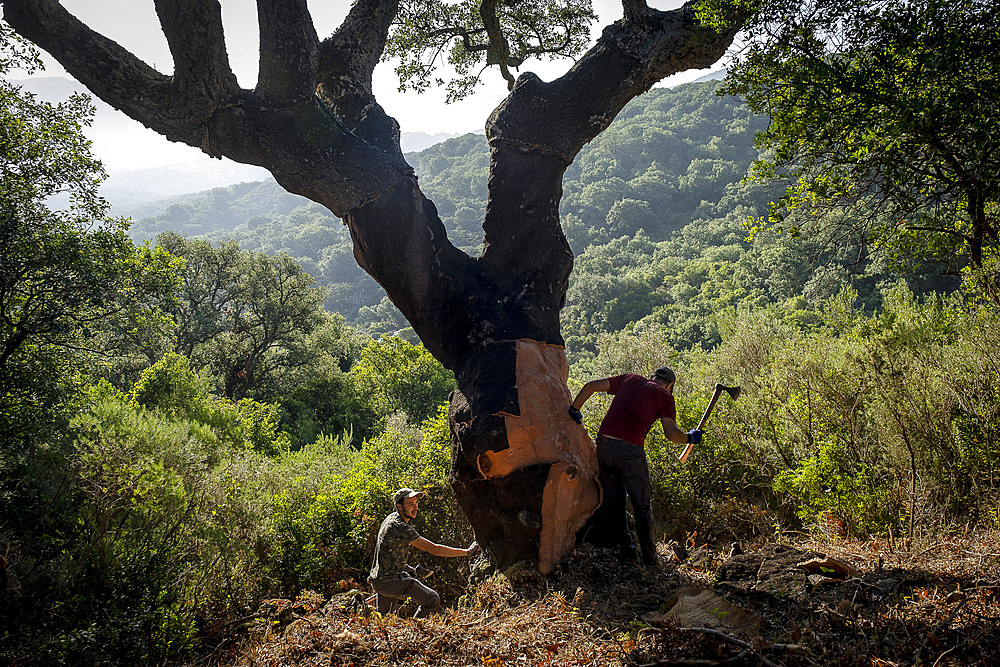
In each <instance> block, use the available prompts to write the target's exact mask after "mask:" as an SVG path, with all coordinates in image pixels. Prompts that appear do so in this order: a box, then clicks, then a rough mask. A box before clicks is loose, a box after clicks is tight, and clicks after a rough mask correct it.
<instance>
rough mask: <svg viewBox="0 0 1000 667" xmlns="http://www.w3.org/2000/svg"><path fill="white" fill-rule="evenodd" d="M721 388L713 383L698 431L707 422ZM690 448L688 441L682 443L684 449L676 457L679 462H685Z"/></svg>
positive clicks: (691, 445)
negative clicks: (710, 397) (712, 390)
mask: <svg viewBox="0 0 1000 667" xmlns="http://www.w3.org/2000/svg"><path fill="white" fill-rule="evenodd" d="M722 389H723V387H722V385H721V384H717V385H715V391H714V392H712V400H711V401H709V402H708V407H707V408H705V414H703V415H702V416H701V421H700V422H698V430H699V431H700V430H703V429H704V428H705V424H706V423H708V416H709V415H710V414H712V409H713V408H714V407H715V404H716V402H717V401H718V400H719V396H721V395H722ZM692 449H694V444H693V443H688V444H686V445H684V451H682V452H681V454H680V456H678V457H677V460H678V461H680V462H681V463H684V462H686V461H687V459H688V456H690V455H691V450H692Z"/></svg>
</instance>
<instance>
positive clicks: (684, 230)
mask: <svg viewBox="0 0 1000 667" xmlns="http://www.w3.org/2000/svg"><path fill="white" fill-rule="evenodd" d="M720 85H721V84H720V82H718V81H709V82H702V83H691V84H686V85H682V86H678V87H676V88H672V89H663V88H660V89H655V90H653V91H650V92H649V93H647V94H646V95H644V96H642V97H640V98H638V99H636V100H634V101H633V102H631V103H630V104H629V105H628V106H626V107H625V109H624V110H623V111H622V112H621V113H620V114H619V116H618V118H617V119H616V120H615V122H614V123H613V124H612V125H611V127H609V128H608V130H606V131H605V132H604V133H602V134H601V135H600V136H599V137H598V138H597V139H595V140H594V141H593V142H592V143H591V144H590V145H588V146H587V147H586V148H585V149H584V150H583V151H582V152H581V154H580V156H579V157H578V158H577V160H576V161H575V162H574V163H573V164H572V165H571V166H570V168H569V170H568V171H567V174H566V179H565V183H564V197H563V201H562V205H561V214H562V218H563V226H564V229H565V231H566V234H567V237H568V239H569V242H570V245H571V247H572V248H573V250H574V252H575V254H576V255H577V261H576V267H575V270H574V273H573V275H572V277H571V287H570V292H569V294H568V296H567V304H566V308H565V310H564V313H563V323H564V328H563V332H564V335H565V337H566V339H567V343H568V345H569V348H570V350H571V352H572V353H574V354H575V355H576V359H577V360H578V361H583V360H586V359H588V358H590V357H591V356H592V355H593V354H594V352H595V350H596V348H595V344H596V341H597V337H598V335H599V334H601V333H610V332H615V331H619V330H621V329H622V328H624V327H625V326H626V325H629V324H631V323H635V322H642V321H648V322H650V323H652V324H654V325H656V326H657V327H661V326H662V327H664V328H665V329H666V331H667V332H668V339H669V340H670V342H671V344H673V345H674V346H675V347H677V348H679V349H684V348H689V347H691V346H700V347H712V346H714V345H716V344H718V342H719V341H720V336H719V315H720V314H721V313H724V312H725V311H727V310H729V309H744V310H749V309H755V308H762V307H775V308H777V309H778V310H777V311H776V313H777V315H776V316H777V317H780V318H786V319H788V321H791V322H797V323H798V324H800V325H803V326H806V325H808V324H809V323H814V322H815V321H816V305H817V304H818V303H820V302H821V301H823V300H824V299H827V298H829V297H831V296H833V295H835V294H836V293H837V292H838V291H839V290H840V288H841V287H842V286H843V285H845V284H852V285H854V287H855V288H856V289H857V290H858V292H859V294H860V298H861V299H862V303H864V304H865V305H866V306H867V307H873V306H875V305H877V304H878V302H879V296H878V293H877V290H876V286H877V285H878V284H880V283H883V282H887V281H888V282H893V281H895V280H897V279H903V280H906V281H907V282H908V283H909V284H910V285H911V286H912V287H913V289H915V290H916V291H917V292H918V293H923V292H925V291H927V290H928V289H931V288H939V289H940V288H945V289H954V287H955V286H956V285H957V282H956V279H955V277H954V276H953V277H951V278H948V277H945V276H942V275H941V269H942V268H943V265H941V264H930V265H922V264H921V265H917V266H909V267H908V270H907V271H905V272H902V273H900V272H893V271H890V270H889V268H890V267H889V266H887V258H886V257H885V256H883V257H880V258H878V259H876V260H875V261H874V262H873V261H872V260H871V259H870V258H869V256H868V250H869V249H868V248H867V247H865V245H864V243H863V242H862V240H861V239H860V238H858V239H854V242H853V243H841V244H839V245H838V246H837V247H835V248H823V247H814V246H815V245H816V244H814V243H812V242H811V241H810V240H809V239H807V238H804V237H802V236H793V235H791V234H784V235H782V234H780V233H777V232H768V233H762V234H758V235H757V238H756V239H755V242H754V243H753V244H751V243H749V242H748V241H747V237H748V235H749V233H750V232H749V231H748V221H749V220H751V219H757V218H759V217H760V216H762V215H765V214H766V213H767V206H768V204H769V202H771V201H773V200H774V199H776V198H778V197H779V196H780V194H781V193H782V192H783V189H784V185H783V184H781V183H780V182H779V183H777V184H761V183H749V182H744V177H745V176H746V175H747V171H748V168H749V167H750V165H751V164H752V163H753V162H754V160H756V159H757V158H758V151H757V149H756V148H755V147H754V136H755V134H756V133H757V132H759V131H760V130H762V129H763V128H764V127H765V126H766V119H764V118H762V117H759V116H755V115H754V114H753V113H751V112H750V111H749V110H748V109H747V107H746V106H745V105H744V104H742V103H741V102H740V101H739V100H737V99H736V98H733V97H728V96H720V95H719V94H718V90H719V87H720ZM409 157H410V160H411V163H412V164H413V166H414V168H415V169H416V171H417V173H418V174H419V175H420V179H421V187H422V188H423V189H424V191H425V192H426V193H427V194H428V195H429V196H430V197H431V198H432V199H433V200H434V201H435V203H436V204H437V206H438V212H439V213H440V214H441V217H442V219H443V220H444V222H445V224H446V226H447V228H448V231H449V235H450V236H451V238H452V240H453V242H454V243H455V244H456V245H458V246H459V247H461V248H463V249H464V250H466V251H467V252H470V253H473V254H475V253H477V252H478V250H479V247H480V245H481V243H482V227H481V224H482V222H481V221H482V218H483V214H484V211H485V206H486V170H487V164H488V157H489V156H488V147H487V144H486V139H485V137H483V136H481V135H473V134H470V135H466V136H464V137H458V138H455V139H449V140H447V141H444V142H442V143H440V144H437V145H435V146H432V147H431V148H428V149H426V150H424V151H421V152H419V153H413V154H410V156H409ZM132 217H133V219H134V222H133V224H132V227H131V234H132V236H133V238H136V239H137V240H142V239H149V240H152V239H155V237H156V235H157V234H160V233H162V232H164V231H173V232H177V233H179V234H182V235H186V236H189V237H204V238H206V239H207V240H210V241H213V242H216V243H218V242H220V241H223V240H231V241H235V242H236V243H237V244H238V245H239V246H240V247H241V248H243V249H246V250H253V251H260V252H264V253H268V254H274V253H279V252H280V253H287V254H288V255H290V256H291V257H292V258H293V259H295V261H296V262H297V263H298V264H299V265H301V266H302V268H303V270H305V271H306V272H307V273H309V274H310V275H311V276H313V277H314V278H315V279H316V281H317V283H318V284H320V285H322V286H324V287H326V288H327V289H328V290H329V296H328V297H327V300H326V302H325V306H326V308H327V309H328V310H330V311H333V312H337V313H340V314H341V315H343V316H344V317H345V318H346V320H347V322H348V323H349V324H351V325H352V326H355V327H358V328H360V329H362V330H364V331H367V332H368V333H370V334H373V335H374V334H379V333H385V332H395V331H403V332H405V330H406V329H407V328H408V325H407V323H406V321H405V320H404V319H403V318H402V316H400V315H399V313H398V312H397V311H396V310H395V308H393V307H392V304H391V303H389V301H388V299H387V298H385V296H384V293H383V292H382V290H381V289H380V288H379V287H378V285H377V284H376V283H375V281H374V280H372V279H371V278H370V277H368V276H367V274H365V273H364V272H363V271H362V270H361V269H360V268H358V266H357V264H356V263H355V261H354V258H353V253H352V246H351V240H350V235H349V233H348V231H347V229H346V227H344V226H343V225H342V224H341V223H340V221H339V220H337V219H336V218H335V217H333V216H332V215H331V214H330V213H329V211H327V210H325V209H323V208H322V207H321V206H319V205H318V204H315V203H312V202H309V201H307V200H305V199H302V198H300V197H296V196H294V195H290V194H288V193H287V192H285V191H284V190H282V189H281V188H280V187H278V186H277V184H275V183H273V182H267V183H245V184H242V185H238V186H232V187H229V188H219V189H216V190H212V191H210V192H208V193H203V194H200V195H191V196H187V197H182V198H178V199H176V200H171V201H169V202H164V203H161V204H156V205H149V206H147V207H144V208H141V209H137V210H136V211H134V212H133V213H132ZM404 335H405V334H404ZM411 340H413V341H414V342H415V339H413V338H412V335H411Z"/></svg>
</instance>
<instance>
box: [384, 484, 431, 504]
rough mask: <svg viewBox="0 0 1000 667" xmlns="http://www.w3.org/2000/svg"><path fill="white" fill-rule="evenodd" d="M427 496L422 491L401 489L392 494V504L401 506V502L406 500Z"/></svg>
mask: <svg viewBox="0 0 1000 667" xmlns="http://www.w3.org/2000/svg"><path fill="white" fill-rule="evenodd" d="M426 495H427V494H426V493H424V492H423V491H414V490H413V489H411V488H408V487H403V488H402V489H400V490H399V491H397V492H396V493H394V494H392V502H393V503H394V504H396V505H402V504H403V501H404V500H406V499H407V498H423V497H424V496H426Z"/></svg>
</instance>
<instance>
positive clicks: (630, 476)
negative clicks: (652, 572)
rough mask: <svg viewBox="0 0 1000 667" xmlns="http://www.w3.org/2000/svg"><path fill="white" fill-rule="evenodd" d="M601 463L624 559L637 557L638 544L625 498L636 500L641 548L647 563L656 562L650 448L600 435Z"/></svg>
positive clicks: (634, 507) (607, 500)
mask: <svg viewBox="0 0 1000 667" xmlns="http://www.w3.org/2000/svg"><path fill="white" fill-rule="evenodd" d="M597 461H598V463H600V466H601V474H600V481H601V488H603V489H604V504H605V505H606V506H607V512H608V517H609V519H610V521H611V523H612V525H613V527H614V531H615V533H616V534H617V537H618V545H619V546H620V547H621V553H622V557H623V558H634V557H635V551H636V549H635V542H634V541H632V531H631V530H629V527H628V516H627V515H626V514H625V496H626V494H628V497H629V499H630V500H631V501H632V516H633V517H634V518H635V530H636V533H638V535H639V548H640V549H641V550H642V560H643V562H644V563H647V564H648V563H652V562H653V561H654V560H656V544H655V543H654V542H653V509H652V507H651V506H650V502H651V499H652V495H653V486H652V485H651V484H650V483H649V465H648V464H647V463H646V449H645V448H644V447H640V446H639V445H633V444H632V443H630V442H625V441H624V440H619V439H617V438H609V437H607V436H603V435H598V436H597Z"/></svg>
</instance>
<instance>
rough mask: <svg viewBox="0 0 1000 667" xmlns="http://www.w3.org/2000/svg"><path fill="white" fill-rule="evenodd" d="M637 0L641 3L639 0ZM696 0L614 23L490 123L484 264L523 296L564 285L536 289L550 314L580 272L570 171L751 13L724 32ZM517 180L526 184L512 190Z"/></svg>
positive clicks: (718, 48) (714, 56)
mask: <svg viewBox="0 0 1000 667" xmlns="http://www.w3.org/2000/svg"><path fill="white" fill-rule="evenodd" d="M630 4H631V5H632V9H634V10H635V9H639V4H640V3H638V2H632V3H630ZM695 4H696V3H695V2H688V4H686V5H684V6H683V7H681V8H680V9H677V10H674V11H670V12H660V11H655V10H647V11H643V12H641V16H640V17H638V18H635V19H629V18H626V19H625V20H622V21H619V22H617V23H615V24H614V25H612V26H609V27H607V28H606V29H605V30H604V33H603V34H602V36H601V38H600V39H599V40H598V42H597V44H595V45H594V46H593V47H592V48H591V49H590V51H588V52H587V53H586V54H585V55H584V56H583V58H581V59H580V61H578V62H577V63H576V64H575V65H574V66H573V67H572V68H571V69H570V70H569V71H568V72H567V73H566V74H565V75H564V76H562V77H561V78H559V79H557V80H555V81H553V82H552V83H544V82H543V81H542V80H541V79H539V78H538V77H537V76H535V75H534V74H531V73H526V74H523V75H522V76H521V77H519V78H518V80H517V83H516V85H515V86H514V90H513V91H512V92H511V94H510V95H509V96H508V97H507V99H506V100H504V102H503V103H501V105H500V106H499V107H498V108H497V109H496V111H494V112H493V114H492V115H491V116H490V119H489V121H488V122H487V126H486V134H487V137H488V138H489V142H490V146H491V148H492V154H491V165H490V181H489V192H490V195H489V197H490V198H489V202H488V204H487V210H486V219H485V221H484V224H483V228H484V230H485V232H486V235H485V248H484V251H483V255H482V258H481V263H482V265H483V266H484V268H485V269H486V270H487V271H489V273H490V275H491V276H492V275H507V276H510V279H512V280H513V284H512V285H513V286H515V287H516V286H518V285H520V286H521V288H520V290H518V289H515V291H514V293H515V294H516V293H518V291H524V290H528V291H530V289H531V288H530V286H531V285H533V284H540V285H546V289H549V286H553V285H554V286H561V287H557V288H556V292H554V293H550V294H545V295H542V294H536V295H535V297H537V298H538V299H540V300H541V301H540V303H539V307H540V309H541V310H540V312H545V313H547V314H546V315H545V317H551V312H552V311H553V310H554V311H555V312H558V309H559V307H560V306H561V304H562V300H563V296H564V294H565V286H566V285H567V281H568V276H569V272H570V271H571V270H572V254H571V253H570V250H569V246H568V244H567V243H566V240H565V237H564V236H563V234H562V231H561V229H560V228H559V220H558V203H559V199H560V197H561V195H562V175H563V172H564V171H565V168H566V167H567V166H568V165H569V164H570V163H572V161H573V159H574V158H575V157H576V154H577V153H578V152H579V150H580V149H581V148H582V147H583V145H584V144H586V143H587V142H588V141H590V140H591V139H593V138H594V137H595V136H597V135H598V134H599V133H600V132H602V131H603V130H604V129H605V128H607V126H608V125H610V124H611V121H612V120H614V118H615V116H616V115H617V114H618V112H619V111H621V109H622V108H623V107H624V106H625V104H627V103H628V102H629V101H630V100H632V99H633V98H635V97H636V96H638V95H640V94H642V93H644V92H646V91H647V90H649V88H650V87H652V85H653V84H654V83H656V82H657V81H659V80H660V79H662V78H663V77H665V76H668V75H670V74H673V73H675V72H679V71H683V70H686V69H691V68H701V67H706V66H708V65H711V64H712V63H714V62H716V61H717V60H718V59H719V58H720V57H721V56H722V55H723V54H724V53H725V50H726V48H728V46H729V45H730V44H731V43H732V40H733V38H734V36H735V34H736V32H737V30H738V29H739V27H740V26H741V25H742V24H743V21H744V20H745V19H744V16H743V15H742V14H740V15H735V16H733V17H732V20H731V22H730V24H729V25H728V27H727V28H726V30H725V31H723V32H715V31H713V30H711V29H709V28H706V27H703V26H701V25H700V23H699V21H698V18H697V17H696V15H695ZM514 165H516V166H514ZM511 183H517V184H518V185H519V186H521V188H520V189H512V188H511V187H510V185H511ZM528 183H531V184H533V185H531V186H529V187H526V184H528ZM511 193H518V198H517V199H515V198H513V197H512V196H511ZM527 248H530V251H526V249H527ZM540 261H541V262H543V263H541V264H539V263H538V262H540ZM539 267H541V268H539ZM543 276H544V280H542V279H541V278H542V277H543ZM560 289H561V290H562V291H561V292H559V290H560ZM556 330H558V328H556Z"/></svg>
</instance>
